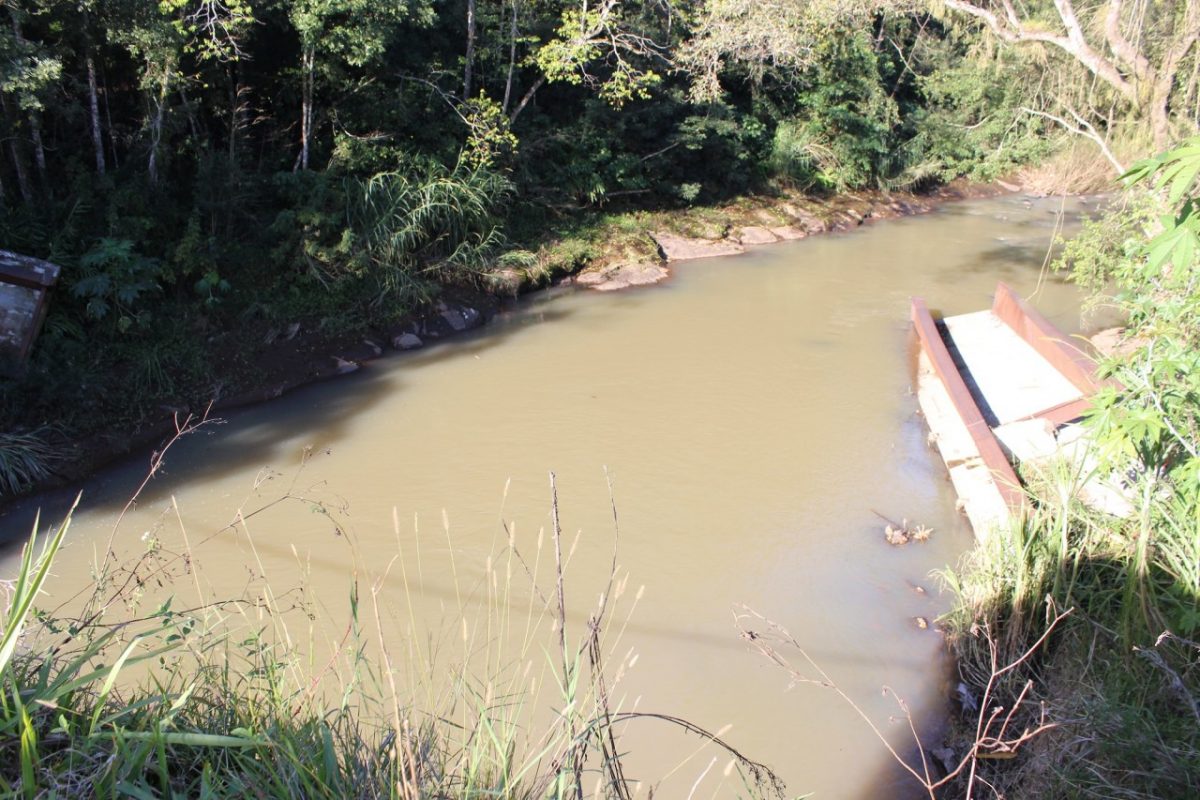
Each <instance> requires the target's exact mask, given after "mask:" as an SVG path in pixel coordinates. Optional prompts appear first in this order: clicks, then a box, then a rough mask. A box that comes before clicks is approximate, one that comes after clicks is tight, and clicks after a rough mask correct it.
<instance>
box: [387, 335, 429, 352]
mask: <svg viewBox="0 0 1200 800" xmlns="http://www.w3.org/2000/svg"><path fill="white" fill-rule="evenodd" d="M424 346H425V343H424V342H422V341H421V337H420V336H417V335H416V334H415V333H402V334H400V335H399V336H394V337H392V347H394V348H396V349H397V350H416V349H418V348H421V347H424Z"/></svg>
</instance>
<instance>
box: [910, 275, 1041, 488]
mask: <svg viewBox="0 0 1200 800" xmlns="http://www.w3.org/2000/svg"><path fill="white" fill-rule="evenodd" d="M912 323H913V328H914V329H915V330H916V332H917V339H918V341H919V342H920V345H921V349H922V350H923V351H924V352H925V355H926V356H927V357H928V358H929V361H930V363H931V364H932V365H933V369H934V372H936V373H937V376H938V378H939V379H940V380H941V382H942V384H943V385H944V386H945V387H946V392H947V393H948V394H949V395H950V401H951V402H952V403H953V404H954V408H955V410H956V411H957V412H958V415H959V417H960V418H961V419H962V422H963V424H964V425H965V426H966V428H967V433H969V434H970V436H971V439H972V441H973V442H974V443H975V448H976V450H978V451H979V457H980V458H981V459H982V460H983V464H984V466H985V467H987V469H988V471H989V472H990V473H991V475H992V480H993V481H994V482H995V484H996V488H997V489H998V490H999V492H1000V496H1001V497H1003V498H1004V501H1005V502H1006V503H1007V504H1008V506H1009V507H1010V508H1012V509H1014V510H1017V509H1023V508H1024V507H1025V493H1024V492H1023V491H1022V490H1021V481H1020V479H1019V478H1018V477H1017V473H1016V472H1015V471H1014V470H1013V468H1012V464H1010V463H1009V462H1008V457H1007V456H1006V455H1004V450H1003V449H1002V448H1001V447H1000V442H999V440H998V439H997V438H996V434H995V433H993V432H992V429H991V428H990V427H989V426H988V424H987V421H986V420H984V418H983V414H982V413H981V412H980V410H979V406H978V405H977V404H976V402H975V398H974V397H972V396H971V391H970V390H969V389H968V388H967V384H966V382H965V381H963V378H962V375H961V374H959V371H958V367H957V365H955V363H954V359H953V358H952V357H951V356H950V351H949V350H948V349H947V348H946V343H945V342H944V341H943V340H942V335H941V333H940V332H939V331H938V328H937V323H936V322H934V319H933V315H932V314H930V313H929V307H928V306H927V305H926V304H925V301H924V300H922V299H921V298H919V297H914V298H913V299H912Z"/></svg>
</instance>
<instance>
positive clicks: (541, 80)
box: [508, 75, 546, 126]
mask: <svg viewBox="0 0 1200 800" xmlns="http://www.w3.org/2000/svg"><path fill="white" fill-rule="evenodd" d="M545 83H546V76H545V75H539V76H538V79H537V80H536V81H534V82H533V86H530V87H529V91H527V92H525V96H524V97H522V98H521V102H519V103H517V107H516V108H515V109H513V113H512V116H511V117H509V118H508V124H509V125H510V126H512V125H515V124H516V122H517V117H519V116H521V112H522V111H524V110H525V106H527V105H529V101H530V100H532V99H533V96H534V95H535V94H537V90H538V89H540V88H542V85H543V84H545Z"/></svg>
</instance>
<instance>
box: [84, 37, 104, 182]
mask: <svg viewBox="0 0 1200 800" xmlns="http://www.w3.org/2000/svg"><path fill="white" fill-rule="evenodd" d="M86 60H87V77H88V109H89V111H90V112H91V122H92V148H93V149H94V150H95V152H96V172H98V173H99V174H101V175H103V174H104V134H103V132H102V131H101V130H100V101H99V100H98V99H97V97H96V62H95V61H94V60H93V59H92V53H91V51H90V50H89V51H88V54H87V59H86Z"/></svg>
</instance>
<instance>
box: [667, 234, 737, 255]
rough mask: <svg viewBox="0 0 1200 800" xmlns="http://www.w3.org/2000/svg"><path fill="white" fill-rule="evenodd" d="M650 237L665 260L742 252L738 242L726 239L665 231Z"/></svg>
mask: <svg viewBox="0 0 1200 800" xmlns="http://www.w3.org/2000/svg"><path fill="white" fill-rule="evenodd" d="M651 238H653V239H654V242H655V244H657V245H658V249H659V250H660V251H662V254H663V258H665V259H666V260H667V261H687V260H689V259H693V258H712V257H714V256H732V255H737V254H738V253H741V252H744V250H743V248H742V246H741V245H740V244H738V243H737V242H734V241H730V240H728V239H691V238H688V237H687V236H679V235H678V234H674V233H667V232H666V231H660V232H657V233H653V234H651Z"/></svg>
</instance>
